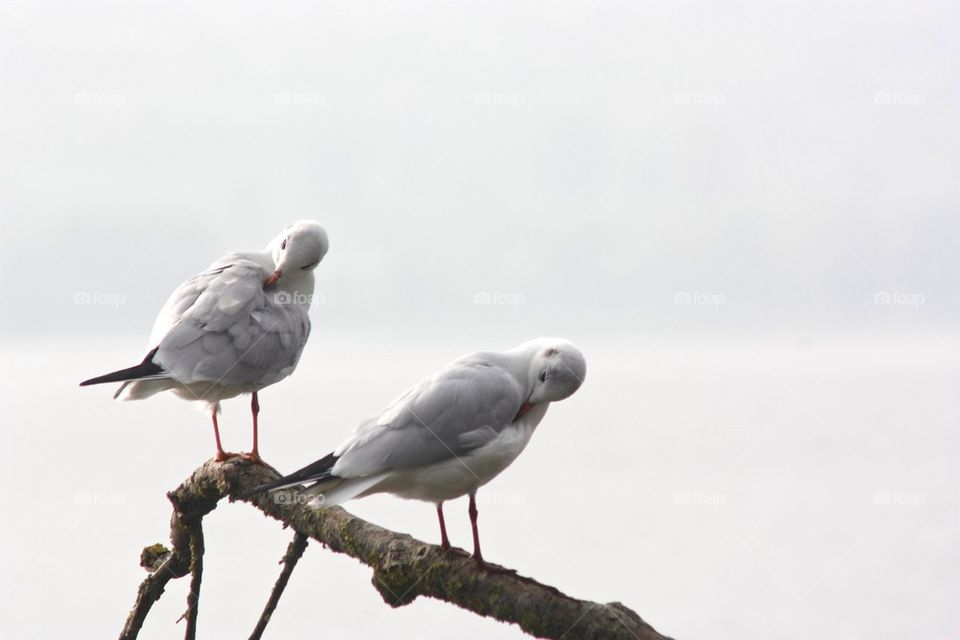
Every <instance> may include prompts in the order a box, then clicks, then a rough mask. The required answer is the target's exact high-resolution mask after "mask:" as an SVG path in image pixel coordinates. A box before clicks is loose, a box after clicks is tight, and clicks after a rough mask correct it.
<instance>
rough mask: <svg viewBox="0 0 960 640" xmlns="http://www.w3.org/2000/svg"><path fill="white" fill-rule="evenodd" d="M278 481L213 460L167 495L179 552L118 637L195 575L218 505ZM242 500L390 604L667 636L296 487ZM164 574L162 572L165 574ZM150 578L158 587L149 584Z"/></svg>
mask: <svg viewBox="0 0 960 640" xmlns="http://www.w3.org/2000/svg"><path fill="white" fill-rule="evenodd" d="M277 477H278V474H277V472H276V471H274V470H273V469H271V468H269V467H265V466H263V465H257V464H252V463H249V462H247V461H245V460H242V459H231V460H229V461H227V462H223V463H218V462H214V461H208V462H206V463H205V464H204V465H203V466H201V467H200V468H198V469H197V470H196V471H194V472H193V474H191V476H190V477H189V478H188V479H187V480H185V481H184V482H183V483H182V484H181V485H180V486H179V487H177V488H176V489H174V490H173V491H171V492H170V493H169V494H167V495H168V497H169V498H170V501H171V502H172V503H173V505H174V513H173V517H172V518H171V540H172V542H173V550H172V551H171V552H170V553H169V554H164V553H163V552H164V551H165V549H164V548H162V546H161V547H159V548H158V545H152V546H151V547H148V548H147V549H145V550H144V554H143V558H149V560H144V559H143V558H142V559H141V562H142V563H143V564H145V565H148V566H150V567H151V568H152V566H154V565H155V564H156V563H157V562H158V559H161V560H162V562H161V563H160V565H159V568H158V569H157V570H156V572H155V573H154V574H152V575H150V576H148V578H147V579H146V580H145V581H144V583H143V584H142V585H141V587H140V592H139V593H138V597H137V602H136V604H135V606H134V609H133V611H131V613H130V619H128V621H127V626H125V627H124V632H125V634H126V635H121V639H126V638H135V637H136V632H137V631H139V625H140V624H142V623H143V619H144V618H145V617H146V612H147V611H149V607H150V605H152V603H153V602H155V601H156V599H158V598H159V597H160V595H161V594H162V593H163V585H165V584H166V582H167V581H168V580H170V579H171V578H174V577H181V576H183V575H186V574H187V573H188V572H189V567H190V560H191V555H190V531H191V527H192V526H193V524H194V523H199V521H200V520H201V519H202V518H203V516H205V515H206V514H207V513H209V512H210V511H212V510H213V509H215V508H216V506H217V503H218V502H219V501H220V500H221V499H222V498H225V497H226V498H229V499H230V500H231V501H234V500H237V499H238V496H243V495H246V494H247V493H248V492H249V491H250V490H251V489H253V488H254V487H257V486H259V485H260V484H263V483H265V482H267V481H270V480H273V479H275V478H277ZM243 500H245V501H247V502H250V503H251V504H253V505H254V506H256V507H257V508H258V509H260V510H261V511H262V512H263V513H265V514H266V515H268V516H270V517H272V518H275V519H277V520H279V521H280V522H282V523H283V524H284V525H285V526H289V527H291V528H292V529H293V530H294V531H296V532H297V533H299V534H302V535H304V536H307V537H309V538H313V539H314V540H316V541H318V542H320V543H322V544H323V545H325V546H327V547H328V548H330V549H331V550H333V551H335V552H337V553H343V554H346V555H349V556H351V557H353V558H356V559H357V560H359V561H360V562H362V563H364V564H366V565H368V566H369V567H371V568H372V569H373V579H372V583H373V586H374V588H376V589H377V591H378V592H379V593H380V595H381V597H383V600H384V602H386V603H387V604H388V605H390V606H392V607H399V606H404V605H407V604H409V603H411V602H413V601H414V600H416V599H417V598H418V597H420V596H426V597H429V598H435V599H437V600H443V601H445V602H449V603H451V604H455V605H457V606H459V607H462V608H464V609H467V610H469V611H472V612H474V613H477V614H479V615H482V616H489V617H492V618H496V619H497V620H501V621H503V622H509V623H514V624H517V625H519V626H520V628H521V629H523V630H524V631H525V632H526V633H528V634H530V635H534V636H537V637H543V638H561V637H562V638H569V639H573V638H596V639H601V638H602V639H604V640H606V639H614V640H615V639H618V638H623V639H624V640H628V639H629V640H663V639H664V636H662V635H660V634H659V633H657V631H656V630H654V629H653V627H651V626H650V625H649V624H647V623H646V622H644V621H643V619H641V618H640V616H639V615H637V614H636V613H635V612H634V611H632V610H631V609H629V608H627V607H626V606H624V605H622V604H620V603H618V602H613V603H609V604H601V603H596V602H589V601H586V600H578V599H576V598H572V597H570V596H568V595H565V594H563V593H561V592H560V591H558V590H557V589H555V588H554V587H551V586H547V585H543V584H540V583H539V582H537V581H536V580H533V579H531V578H526V577H523V576H519V575H517V574H516V573H514V572H512V571H510V570H507V569H504V568H502V567H497V566H495V565H493V566H489V567H480V566H478V565H477V564H476V563H475V562H474V561H473V560H472V559H470V558H467V557H464V556H462V555H460V554H459V553H457V552H452V551H444V550H443V549H441V548H440V547H439V546H437V545H432V544H426V543H424V542H421V541H419V540H415V539H414V538H412V537H410V536H408V535H406V534H401V533H396V532H393V531H390V530H388V529H384V528H382V527H378V526H377V525H375V524H372V523H370V522H366V521H365V520H362V519H360V518H357V517H356V516H353V515H351V514H350V513H349V512H347V511H345V510H344V509H342V508H340V507H332V508H329V509H323V510H318V509H315V508H312V507H310V506H308V505H307V504H306V501H304V500H299V499H298V496H297V494H296V490H294V489H290V490H287V491H282V492H278V493H273V494H259V495H256V496H254V497H251V498H243ZM168 565H169V566H168ZM161 572H165V573H163V575H162V576H161V575H158V574H161ZM151 580H153V581H154V582H153V583H150V584H148V583H149V582H150V581H151ZM141 609H143V610H142V611H141ZM136 623H139V624H136ZM134 624H135V627H134ZM131 631H132V632H133V633H132V635H131V634H130V633H129V632H131Z"/></svg>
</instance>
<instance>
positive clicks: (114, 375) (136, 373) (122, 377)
mask: <svg viewBox="0 0 960 640" xmlns="http://www.w3.org/2000/svg"><path fill="white" fill-rule="evenodd" d="M157 349H159V347H157V348H155V349H152V350H151V351H150V353H148V354H147V357H146V358H144V359H143V362H141V363H140V364H138V365H134V366H132V367H127V368H126V369H120V370H118V371H112V372H110V373H106V374H104V375H102V376H97V377H96V378H90V379H89V380H84V381H83V382H81V383H80V386H81V387H89V386H90V385H92V384H104V383H107V382H124V381H126V380H136V379H137V378H148V377H150V376H155V375H157V374H158V373H163V367H161V366H160V365H158V364H157V363H155V362H154V361H153V356H154V355H156V353H157Z"/></svg>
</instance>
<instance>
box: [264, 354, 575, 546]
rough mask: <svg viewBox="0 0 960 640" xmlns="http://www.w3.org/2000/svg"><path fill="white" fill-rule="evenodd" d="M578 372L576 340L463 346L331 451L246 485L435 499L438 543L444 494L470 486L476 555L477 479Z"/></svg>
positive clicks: (337, 496)
mask: <svg viewBox="0 0 960 640" xmlns="http://www.w3.org/2000/svg"><path fill="white" fill-rule="evenodd" d="M585 375H586V361H585V360H584V358H583V355H582V354H581V353H580V350H579V349H577V347H576V346H574V345H573V344H572V343H570V342H568V341H566V340H562V339H559V338H540V339H537V340H532V341H530V342H526V343H524V344H522V345H520V346H518V347H516V348H514V349H511V350H510V351H506V352H504V353H473V354H470V355H467V356H463V357H462V358H460V359H458V360H455V361H454V362H452V363H450V364H449V365H447V366H446V367H444V368H443V369H441V370H440V371H439V372H437V373H436V374H435V375H433V376H431V377H429V378H427V379H426V380H423V381H422V382H420V383H419V384H417V385H416V386H414V387H413V388H411V389H409V390H408V391H407V392H406V393H404V394H403V395H401V396H400V397H399V398H397V399H396V400H394V401H393V402H392V403H390V405H389V406H387V407H386V408H385V409H384V410H383V411H382V412H380V414H379V415H377V416H374V417H372V418H370V419H368V420H366V421H364V422H363V423H361V424H360V426H359V427H358V428H357V430H356V431H355V432H354V433H353V435H351V436H350V437H349V438H348V439H347V440H346V442H344V443H343V444H341V445H340V447H339V448H338V449H337V450H336V451H334V452H333V453H331V454H329V455H327V456H326V457H324V458H322V459H321V460H318V461H316V462H314V463H313V464H311V465H308V466H306V467H304V468H303V469H301V470H300V471H297V472H296V473H293V474H291V475H289V476H286V477H283V478H280V479H279V480H276V481H274V482H271V483H268V484H265V485H263V486H261V487H258V488H257V489H256V490H254V491H253V492H251V493H258V492H261V491H268V490H270V491H275V490H279V489H284V488H287V487H291V486H296V485H301V484H305V483H311V482H312V483H314V484H312V485H310V486H309V487H308V488H306V489H305V490H304V492H305V493H306V494H307V495H312V496H315V498H314V503H315V504H317V505H319V506H322V507H330V506H333V505H337V504H340V503H343V502H346V501H347V500H350V499H352V498H358V497H363V496H367V495H370V494H373V493H392V494H394V495H396V496H399V497H401V498H407V499H413V500H423V501H426V502H432V503H434V504H435V505H436V508H437V517H438V518H439V520H440V538H441V546H442V547H443V548H444V549H450V540H449V539H448V538H447V529H446V526H445V524H444V521H443V503H444V501H446V500H452V499H454V498H458V497H460V496H462V495H469V496H470V505H469V511H468V513H469V515H470V523H471V525H472V528H473V557H474V559H475V560H476V561H477V563H478V564H481V565H483V564H484V561H483V556H482V555H481V553H480V537H479V535H478V533H477V503H476V493H477V489H478V488H479V487H481V486H483V485H485V484H486V483H488V482H490V480H492V479H493V478H494V477H496V476H497V474H499V473H500V472H501V471H503V470H504V469H506V468H507V467H508V466H509V465H510V464H511V463H512V462H513V461H514V460H515V459H516V458H517V456H518V455H520V452H521V451H523V449H524V447H526V446H527V442H529V441H530V437H531V436H532V435H533V432H534V430H535V429H536V427H537V425H538V424H539V423H540V421H541V420H542V419H543V416H544V414H546V412H547V407H548V406H550V403H551V402H556V401H558V400H563V399H564V398H567V397H569V396H570V395H572V394H573V393H574V392H575V391H576V390H577V389H578V388H580V385H581V384H582V383H583V379H584V376H585Z"/></svg>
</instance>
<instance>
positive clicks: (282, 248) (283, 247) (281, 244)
mask: <svg viewBox="0 0 960 640" xmlns="http://www.w3.org/2000/svg"><path fill="white" fill-rule="evenodd" d="M286 248H287V239H286V238H284V239H283V242H281V243H280V250H281V251H282V250H284V249H286Z"/></svg>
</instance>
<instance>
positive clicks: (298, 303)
mask: <svg viewBox="0 0 960 640" xmlns="http://www.w3.org/2000/svg"><path fill="white" fill-rule="evenodd" d="M328 246H329V242H328V240H327V232H326V231H324V229H323V227H321V226H320V224H319V223H317V222H315V221H313V220H301V221H299V222H296V223H294V224H292V225H290V226H289V227H287V228H286V229H284V230H283V232H282V233H281V234H280V235H278V236H277V237H276V238H274V239H273V240H272V241H271V242H270V244H268V245H267V248H266V249H264V250H263V251H246V252H238V253H230V254H227V255H225V256H223V257H222V258H220V259H219V260H217V261H216V262H214V263H213V264H211V265H210V267H209V268H208V269H207V270H206V271H204V272H203V273H200V274H197V275H195V276H194V277H192V278H190V279H189V280H187V281H186V282H184V283H183V284H181V285H180V286H179V287H177V289H176V290H175V291H174V292H173V293H172V294H171V295H170V298H169V299H167V303H166V304H165V305H164V306H163V309H162V310H161V311H160V315H159V316H157V320H156V322H155V323H154V325H153V331H152V333H151V334H150V341H149V343H148V347H147V355H146V357H145V358H144V359H143V361H142V362H140V364H137V365H134V366H132V367H128V368H126V369H120V370H119V371H114V372H112V373H108V374H105V375H102V376H98V377H96V378H91V379H90V380H85V381H83V382H81V383H80V386H81V387H84V386H87V385H92V384H103V383H107V382H122V383H123V384H122V385H121V386H120V388H119V389H118V390H117V392H116V393H115V394H114V396H113V397H114V398H115V399H116V398H120V399H122V400H141V399H143V398H147V397H149V396H152V395H153V394H155V393H159V392H161V391H167V390H170V391H173V393H174V394H176V395H177V396H179V397H181V398H184V399H186V400H193V401H198V402H200V403H202V404H203V405H205V406H204V408H205V409H207V410H209V411H210V414H211V416H212V417H213V435H214V438H215V439H216V444H217V453H216V460H218V461H223V460H227V459H229V458H233V457H236V456H238V455H242V456H243V457H244V458H247V459H249V460H252V461H254V462H261V459H260V451H259V448H258V442H257V416H258V414H259V413H260V402H259V400H258V398H257V392H258V391H260V390H261V389H263V388H265V387H268V386H270V385H272V384H274V383H276V382H279V381H281V380H283V379H284V378H286V377H287V376H289V375H290V374H291V373H293V370H294V369H296V367H297V362H298V361H299V359H300V353H301V352H302V351H303V347H304V345H305V344H306V342H307V337H308V336H309V335H310V318H309V316H308V315H307V312H308V310H309V308H310V301H311V299H312V298H313V286H314V276H313V270H314V269H315V268H316V266H317V265H318V264H319V263H320V261H321V260H322V259H323V256H324V255H325V254H326V253H327V248H328ZM243 393H251V394H253V398H252V400H251V402H250V409H251V412H252V413H253V449H252V450H251V451H250V453H245V454H236V453H227V452H226V451H224V450H223V446H222V445H221V444H220V428H219V426H218V424H217V414H218V413H219V412H220V401H221V400H226V399H228V398H233V397H235V396H238V395H240V394H243Z"/></svg>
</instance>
